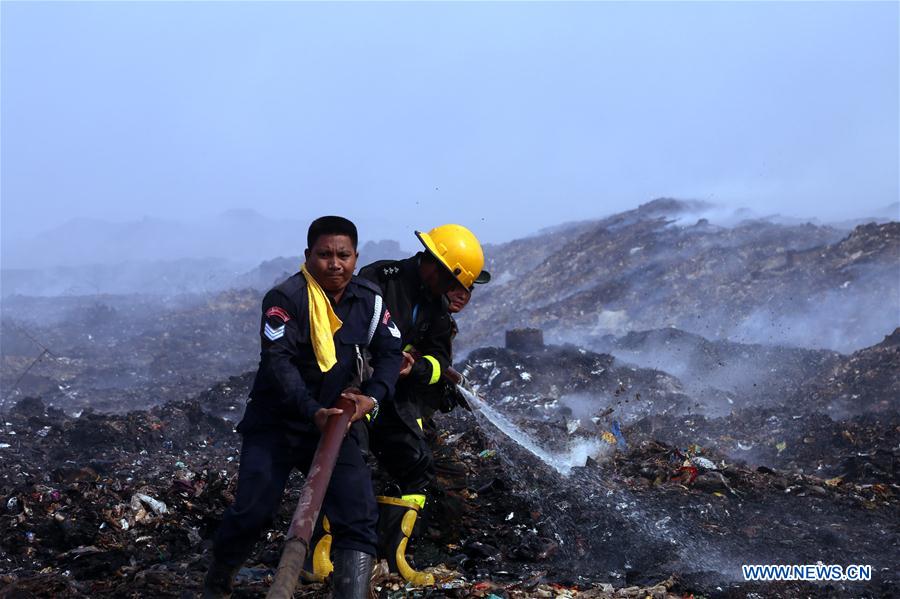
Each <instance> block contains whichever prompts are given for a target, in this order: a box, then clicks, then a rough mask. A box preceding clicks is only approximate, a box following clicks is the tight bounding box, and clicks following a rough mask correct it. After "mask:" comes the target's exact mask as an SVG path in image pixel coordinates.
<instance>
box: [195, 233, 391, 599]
mask: <svg viewBox="0 0 900 599" xmlns="http://www.w3.org/2000/svg"><path fill="white" fill-rule="evenodd" d="M307 244H308V248H307V250H306V263H305V265H304V266H303V269H302V271H301V272H300V273H297V274H296V275H294V276H292V277H290V278H289V279H287V280H286V281H284V282H283V283H281V284H279V285H278V286H276V287H275V288H273V289H272V290H270V291H269V292H268V293H267V294H266V295H265V298H264V299H263V304H262V321H261V323H260V338H261V346H262V347H261V351H260V363H259V370H258V371H257V374H256V378H255V380H254V383H253V388H252V390H251V392H250V402H249V403H248V405H247V409H246V411H245V414H244V418H243V420H241V422H240V424H239V425H238V427H237V430H238V432H240V433H241V435H242V437H243V443H242V447H241V461H240V469H239V474H238V485H237V492H236V495H235V501H234V504H233V505H232V506H231V507H229V508H228V509H227V510H226V512H225V515H224V517H223V520H222V523H221V525H220V527H219V529H218V531H217V532H216V535H215V537H214V546H213V562H212V564H211V566H210V569H209V571H208V573H207V576H206V578H205V580H204V596H205V597H228V596H230V594H231V590H232V584H233V583H232V581H233V577H234V575H235V573H236V572H237V570H238V569H240V567H241V564H242V563H243V562H244V560H245V559H246V558H247V557H248V556H249V554H250V552H251V550H252V547H253V544H254V542H255V541H256V540H257V538H258V537H259V535H260V533H261V532H262V530H263V529H264V528H266V527H267V526H268V525H269V524H270V523H271V520H272V518H273V516H274V515H275V513H276V511H277V509H278V507H279V504H280V502H281V496H282V494H283V492H284V487H285V485H286V483H287V480H288V476H289V475H290V473H291V471H292V470H293V468H299V469H300V470H301V471H303V472H304V473H306V472H307V471H308V469H309V466H310V462H311V461H312V457H313V454H314V453H315V450H316V446H317V444H318V441H319V437H320V431H321V430H323V428H324V426H325V422H326V420H327V419H328V417H329V416H330V415H332V414H335V413H340V410H339V409H337V408H333V407H331V406H332V405H333V404H334V402H335V400H336V399H337V398H338V397H339V396H341V395H344V396H345V397H347V398H348V399H351V400H352V401H353V402H354V404H355V406H356V410H355V413H354V415H353V417H352V422H353V424H352V425H351V428H350V432H349V433H348V434H347V436H346V437H345V438H344V441H343V443H342V445H341V449H340V453H339V455H338V459H337V463H336V465H335V468H334V473H333V474H332V477H331V481H330V483H329V486H328V490H327V493H326V495H325V500H324V503H323V506H322V511H323V513H324V516H325V518H327V520H328V522H329V524H330V530H331V533H332V536H333V540H332V547H333V550H334V596H335V597H338V598H341V597H347V598H353V599H356V598H360V599H361V598H363V597H367V596H368V590H369V578H370V576H371V570H372V565H373V563H374V556H375V555H376V552H377V540H378V537H377V520H378V508H377V505H376V500H375V495H374V491H373V488H372V479H371V472H370V471H369V468H368V466H367V464H366V462H365V457H364V454H363V449H362V448H361V444H362V443H364V436H365V432H364V424H363V422H362V421H361V420H362V419H363V418H364V417H365V416H366V415H367V414H368V415H369V416H371V414H372V413H376V412H377V410H378V408H379V405H380V407H381V409H384V407H386V406H387V405H389V404H390V400H391V397H392V395H393V393H394V386H395V384H396V381H397V377H398V375H399V372H400V367H401V363H402V354H401V347H402V346H401V339H400V331H399V330H398V329H397V326H396V325H395V324H394V323H393V321H392V320H391V317H390V314H389V313H388V311H387V308H386V307H384V306H383V301H382V297H381V295H380V293H381V291H380V289H379V288H378V287H377V286H376V285H373V284H372V283H371V282H369V281H367V280H365V279H360V278H357V277H354V276H353V274H352V273H353V271H354V268H355V266H356V259H357V256H358V254H357V253H356V245H357V232H356V227H355V226H354V225H353V223H352V222H350V221H349V220H347V219H344V218H341V217H333V216H331V217H322V218H320V219H317V220H315V221H313V223H312V224H311V225H310V228H309V232H308V235H307ZM366 349H367V350H368V354H369V355H370V356H371V357H370V361H369V365H370V368H368V369H367V368H364V367H363V365H362V364H361V361H362V352H363V350H366ZM364 372H366V373H370V374H369V375H368V377H367V378H366V377H365V374H364ZM363 378H365V380H361V379H363ZM361 429H362V430H361Z"/></svg>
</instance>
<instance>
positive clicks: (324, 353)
mask: <svg viewBox="0 0 900 599" xmlns="http://www.w3.org/2000/svg"><path fill="white" fill-rule="evenodd" d="M300 272H302V273H303V276H304V277H306V293H307V294H308V296H309V333H310V337H311V338H312V346H313V351H314V352H315V354H316V361H317V362H318V363H319V370H321V371H322V372H328V371H329V370H331V367H332V366H334V365H335V364H336V363H337V354H336V353H335V350H334V334H335V333H337V332H338V331H339V330H340V328H341V325H342V324H344V323H343V322H341V319H340V318H338V316H337V314H335V313H334V308H332V307H331V301H330V300H329V299H328V296H326V295H325V292H324V291H323V290H322V288H321V287H320V286H319V283H318V282H317V281H316V280H315V278H313V276H312V275H311V274H309V271H308V270H306V264H303V265H302V266H301V267H300Z"/></svg>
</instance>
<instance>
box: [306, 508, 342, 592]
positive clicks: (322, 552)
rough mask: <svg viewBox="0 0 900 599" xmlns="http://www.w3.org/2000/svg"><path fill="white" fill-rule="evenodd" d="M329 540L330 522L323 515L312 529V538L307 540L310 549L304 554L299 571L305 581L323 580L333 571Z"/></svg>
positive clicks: (330, 538)
mask: <svg viewBox="0 0 900 599" xmlns="http://www.w3.org/2000/svg"><path fill="white" fill-rule="evenodd" d="M331 540H332V537H331V524H330V523H329V522H328V517H327V516H324V515H323V516H322V520H321V521H320V522H319V525H318V526H316V529H315V530H314V531H313V536H312V539H310V541H309V546H310V547H312V551H310V554H309V555H308V556H306V563H305V564H303V570H302V571H301V572H300V575H301V576H302V577H303V580H305V581H306V582H325V579H326V578H328V577H329V576H331V573H332V572H333V571H334V564H332V563H331Z"/></svg>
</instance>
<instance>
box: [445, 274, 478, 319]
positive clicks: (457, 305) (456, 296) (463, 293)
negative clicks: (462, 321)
mask: <svg viewBox="0 0 900 599" xmlns="http://www.w3.org/2000/svg"><path fill="white" fill-rule="evenodd" d="M471 298H472V292H471V291H469V290H468V289H466V288H465V287H463V286H462V285H461V284H460V283H458V282H457V283H456V285H454V286H453V288H452V289H451V290H450V291H448V292H447V299H448V300H450V307H449V311H450V314H456V313H457V312H459V311H461V310H462V309H463V308H465V307H466V304H468V303H469V300H470V299H471Z"/></svg>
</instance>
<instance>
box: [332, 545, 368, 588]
mask: <svg viewBox="0 0 900 599" xmlns="http://www.w3.org/2000/svg"><path fill="white" fill-rule="evenodd" d="M374 565H375V558H374V557H372V556H371V555H369V554H368V553H365V552H363V551H356V550H354V549H337V550H335V552H334V576H333V577H332V579H331V583H332V589H333V590H332V595H331V596H332V597H333V599H369V586H370V585H371V584H372V566H374Z"/></svg>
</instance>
